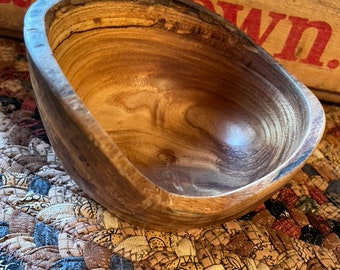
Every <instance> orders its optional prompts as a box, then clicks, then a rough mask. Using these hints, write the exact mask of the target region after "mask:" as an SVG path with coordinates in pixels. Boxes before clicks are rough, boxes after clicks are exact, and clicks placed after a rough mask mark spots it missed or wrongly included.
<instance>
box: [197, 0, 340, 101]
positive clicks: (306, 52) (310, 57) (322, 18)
mask: <svg viewBox="0 0 340 270" xmlns="http://www.w3.org/2000/svg"><path fill="white" fill-rule="evenodd" d="M195 2H197V3H199V4H201V5H203V6H205V7H207V8H209V9H210V10H213V11H214V12H216V13H218V14H220V15H221V16H223V17H224V18H226V19H227V20H229V21H231V22H232V23H234V24H235V25H236V26H238V27H239V28H241V29H242V30H243V31H245V32H246V33H247V34H248V35H249V36H250V37H251V38H252V39H253V40H254V41H255V42H256V43H257V44H259V45H261V46H263V47H264V48H265V49H266V50H267V51H268V52H269V53H270V54H271V55H272V56H273V57H274V58H275V59H276V60H277V61H279V62H280V63H281V64H283V65H284V66H285V67H286V68H287V70H288V71H289V72H291V73H292V74H294V75H295V76H296V77H297V78H298V79H299V80H300V81H302V82H303V83H304V84H306V85H307V86H309V87H313V88H315V89H317V90H315V93H316V95H317V96H318V97H319V98H321V99H324V100H328V101H333V102H339V98H340V72H339V70H340V65H339V63H340V46H339V44H340V17H339V13H340V2H339V1H338V0H299V1H296V0H284V1H274V0H270V1H268V0H195Z"/></svg>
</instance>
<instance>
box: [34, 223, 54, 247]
mask: <svg viewBox="0 0 340 270" xmlns="http://www.w3.org/2000/svg"><path fill="white" fill-rule="evenodd" d="M58 234H59V231H58V230H57V229H55V228H52V227H50V226H48V225H46V224H44V223H42V222H38V223H36V224H35V226H34V231H33V237H34V243H35V244H36V245H37V247H41V246H49V245H51V246H58Z"/></svg>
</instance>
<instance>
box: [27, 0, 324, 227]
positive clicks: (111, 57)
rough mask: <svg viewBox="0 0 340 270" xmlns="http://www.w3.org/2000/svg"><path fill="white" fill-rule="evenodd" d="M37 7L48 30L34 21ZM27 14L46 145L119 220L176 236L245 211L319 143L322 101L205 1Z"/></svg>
mask: <svg viewBox="0 0 340 270" xmlns="http://www.w3.org/2000/svg"><path fill="white" fill-rule="evenodd" d="M41 6H43V9H44V10H49V11H48V13H47V17H46V18H47V20H46V25H47V33H46V32H45V29H42V30H39V29H37V26H36V25H37V20H39V19H40V20H41V17H40V16H42V15H40V16H37V12H36V13H35V12H34V10H35V9H34V8H37V9H39V10H41ZM31 10H32V11H31V13H29V14H28V16H27V20H26V36H25V39H26V43H27V49H28V52H29V55H30V56H29V57H30V58H29V59H30V63H31V73H32V75H33V76H32V77H33V85H34V90H35V93H36V96H37V100H38V105H39V109H40V111H41V114H42V116H43V120H44V123H45V126H46V130H47V132H48V134H49V137H50V140H51V142H52V144H53V145H54V147H55V150H56V152H57V154H58V156H59V157H60V158H61V160H62V161H63V163H64V166H65V168H66V169H67V170H68V171H69V173H70V174H71V175H72V176H73V177H74V179H75V180H76V181H77V183H78V184H79V185H80V186H81V187H82V188H83V189H84V191H86V192H87V193H88V194H89V195H90V196H91V197H92V198H94V199H95V200H97V201H98V202H100V203H101V204H103V205H104V206H105V207H107V208H108V209H110V210H111V211H113V212H114V213H115V214H116V215H117V216H119V217H121V218H123V219H127V220H129V221H132V222H134V223H137V224H142V225H143V226H147V227H152V228H158V229H178V228H183V227H188V226H206V225H210V224H213V223H218V222H221V221H223V220H225V219H227V218H234V217H236V216H239V215H241V214H243V213H245V212H246V211H249V210H250V209H252V208H253V207H254V206H255V205H257V204H258V203H259V202H261V201H263V200H264V199H265V198H268V197H269V196H270V195H271V194H272V193H273V192H275V191H276V190H277V189H278V188H279V187H280V186H282V185H283V184H284V183H286V182H287V181H288V179H289V177H290V175H291V174H293V173H294V172H295V171H296V170H297V169H298V168H299V167H300V166H301V165H302V164H303V161H304V160H305V159H306V158H307V157H308V155H310V154H311V151H312V150H313V148H314V147H315V145H316V143H317V142H318V140H319V139H320V136H321V134H322V130H323V125H324V116H323V111H322V108H321V105H320V104H319V102H318V100H317V99H316V98H315V96H314V95H313V94H312V93H311V92H310V91H309V90H308V89H306V88H305V87H304V86H303V85H301V84H300V83H298V82H296V81H295V80H294V79H293V78H291V77H290V76H289V74H287V73H286V72H285V71H284V70H283V69H282V68H281V67H280V66H279V65H278V64H277V63H276V62H275V61H274V60H273V59H272V58H271V57H270V56H269V55H268V54H266V53H265V52H264V51H262V50H261V49H260V48H259V47H257V46H256V45H254V44H253V43H252V42H251V41H250V40H249V39H248V38H247V37H246V36H245V35H243V34H242V33H240V32H239V31H238V30H237V29H236V28H235V27H234V26H232V25H230V24H229V23H227V22H226V21H224V20H223V19H222V18H220V17H218V16H217V15H215V14H213V13H210V12H208V11H206V10H204V9H202V8H201V7H199V6H198V5H195V4H193V3H190V2H185V1H161V2H154V3H153V2H150V1H89V2H86V3H85V4H79V3H75V4H70V3H68V2H67V1H65V2H60V3H58V4H57V5H55V6H54V7H53V8H52V9H50V7H49V6H48V5H46V6H44V5H43V4H40V5H39V4H37V5H34V6H33V7H32V9H31ZM93 10H96V12H93ZM132 11H133V12H132ZM39 31H41V33H40V35H41V39H40V40H39V39H37V33H39ZM33 36H34V37H35V39H34V40H33ZM47 37H48V43H47V39H46V38H47ZM44 50H45V53H44ZM38 51H39V56H38V58H36V57H37V55H38ZM51 55H52V56H53V57H51ZM57 64H58V65H57ZM51 65H52V66H51ZM44 67H49V68H47V69H44ZM64 76H65V77H64ZM65 131H66V133H67V138H66V137H65Z"/></svg>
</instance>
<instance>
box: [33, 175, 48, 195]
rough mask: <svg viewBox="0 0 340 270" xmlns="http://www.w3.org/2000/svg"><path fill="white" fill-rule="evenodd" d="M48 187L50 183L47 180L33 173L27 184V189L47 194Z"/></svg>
mask: <svg viewBox="0 0 340 270" xmlns="http://www.w3.org/2000/svg"><path fill="white" fill-rule="evenodd" d="M50 187H51V184H50V183H49V182H48V181H46V180H44V179H42V178H40V177H39V176H36V175H34V176H33V177H32V178H31V179H30V182H29V184H28V191H33V192H34V193H35V194H40V195H48V191H49V190H50Z"/></svg>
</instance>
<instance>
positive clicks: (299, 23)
mask: <svg viewBox="0 0 340 270" xmlns="http://www.w3.org/2000/svg"><path fill="white" fill-rule="evenodd" d="M288 19H289V20H290V21H291V23H292V27H291V29H290V32H289V34H288V37H287V39H286V42H285V45H284V47H283V49H282V51H281V52H280V53H277V54H274V55H273V56H274V57H275V58H280V59H283V60H289V61H297V57H296V55H295V51H296V49H297V47H298V45H299V41H300V40H301V37H302V35H303V33H304V32H305V30H307V29H308V28H314V29H316V30H317V35H316V38H315V40H314V43H313V45H312V48H311V49H310V51H309V53H308V55H307V57H306V58H305V59H300V60H299V62H300V63H305V64H310V65H315V66H322V64H323V63H322V62H321V61H320V58H321V56H322V53H323V52H324V50H325V48H326V46H327V43H328V41H329V39H330V37H331V35H332V28H331V26H330V25H329V24H328V23H326V22H321V21H309V20H308V19H304V18H299V17H289V18H288Z"/></svg>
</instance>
